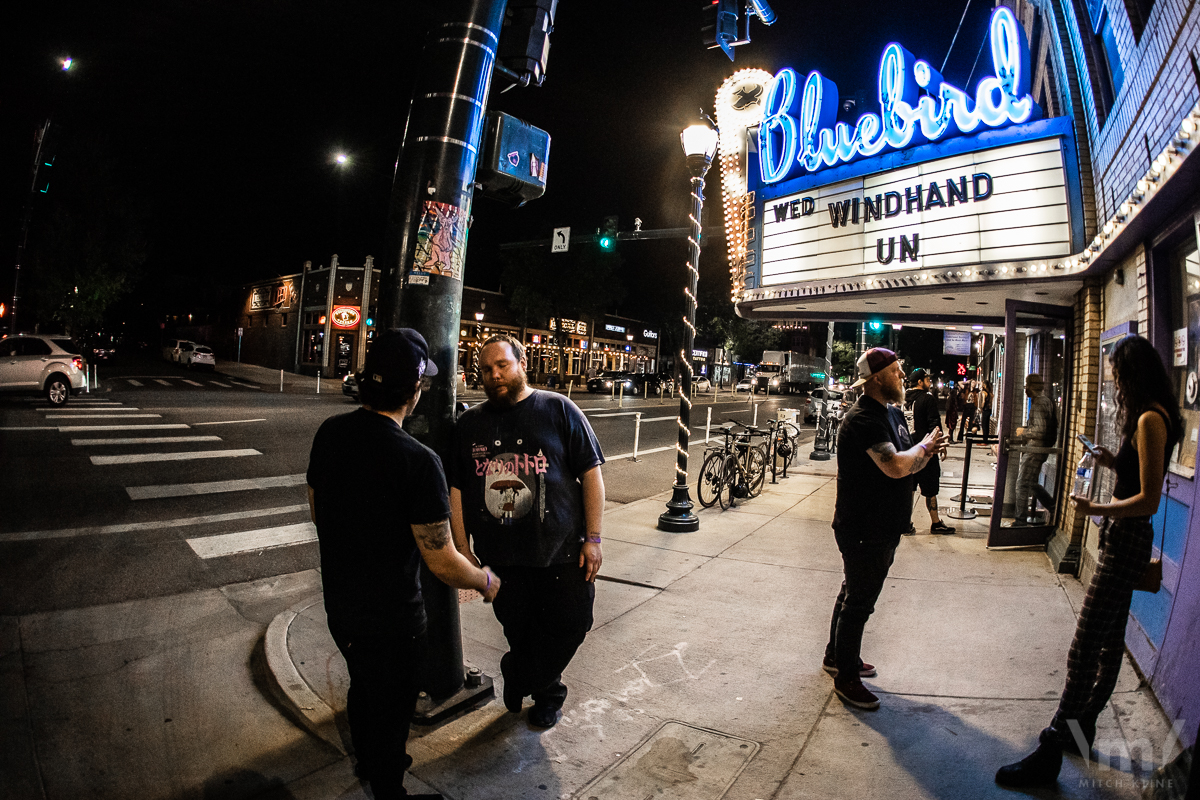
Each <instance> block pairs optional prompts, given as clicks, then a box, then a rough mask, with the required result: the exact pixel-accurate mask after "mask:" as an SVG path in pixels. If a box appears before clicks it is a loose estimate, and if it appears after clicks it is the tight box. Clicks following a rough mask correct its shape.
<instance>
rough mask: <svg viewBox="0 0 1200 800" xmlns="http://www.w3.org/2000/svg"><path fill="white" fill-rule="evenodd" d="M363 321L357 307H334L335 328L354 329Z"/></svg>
mask: <svg viewBox="0 0 1200 800" xmlns="http://www.w3.org/2000/svg"><path fill="white" fill-rule="evenodd" d="M360 319H362V314H361V313H360V312H359V310H358V308H357V307H356V306H334V307H333V327H335V328H353V327H354V326H355V325H357V324H358V321H359V320H360Z"/></svg>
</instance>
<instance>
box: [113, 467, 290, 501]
mask: <svg viewBox="0 0 1200 800" xmlns="http://www.w3.org/2000/svg"><path fill="white" fill-rule="evenodd" d="M304 482H305V476H304V473H300V474H298V475H279V476H277V477H271V478H243V479H240V480H229V481H208V482H206V483H172V484H162V485H159V486H126V487H125V491H126V492H127V493H128V494H129V499H130V500H154V499H157V498H161V497H191V496H193V495H201V494H219V493H220V492H241V491H246V490H249V489H274V488H278V487H281V486H299V485H300V484H303V483H304Z"/></svg>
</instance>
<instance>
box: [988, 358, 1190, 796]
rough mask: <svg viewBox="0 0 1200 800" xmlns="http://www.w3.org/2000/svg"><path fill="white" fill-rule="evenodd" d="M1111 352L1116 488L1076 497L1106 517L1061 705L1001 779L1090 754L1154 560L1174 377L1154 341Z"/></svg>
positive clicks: (1048, 776) (1109, 458) (1107, 461)
mask: <svg viewBox="0 0 1200 800" xmlns="http://www.w3.org/2000/svg"><path fill="white" fill-rule="evenodd" d="M1109 360H1110V363H1111V364H1112V368H1113V375H1114V377H1115V379H1116V384H1117V403H1118V404H1119V406H1120V419H1121V446H1120V448H1118V450H1117V452H1116V453H1115V454H1114V453H1113V452H1112V451H1111V450H1108V449H1107V448H1104V447H1101V448H1098V450H1099V453H1098V454H1097V457H1096V462H1097V464H1098V465H1099V466H1101V467H1106V468H1109V469H1113V470H1115V471H1116V473H1117V483H1116V487H1115V488H1114V489H1113V496H1112V500H1111V501H1109V502H1107V503H1093V502H1092V501H1091V500H1089V499H1088V498H1087V497H1083V496H1075V497H1072V498H1071V500H1072V502H1073V503H1074V504H1075V508H1076V513H1079V514H1087V515H1092V516H1101V517H1104V524H1103V526H1102V527H1101V529H1100V560H1099V562H1098V564H1097V566H1096V574H1095V575H1093V576H1092V582H1091V584H1090V585H1089V586H1088V590H1087V596H1086V597H1085V598H1084V601H1083V608H1082V609H1081V610H1080V613H1079V622H1078V624H1077V625H1076V627H1075V638H1074V639H1073V640H1072V642H1071V650H1070V652H1069V654H1068V656H1067V685H1066V688H1065V689H1063V693H1062V698H1061V699H1060V700H1059V703H1058V711H1057V712H1056V713H1055V715H1054V718H1053V719H1052V720H1051V722H1050V726H1049V727H1047V728H1046V729H1044V730H1043V731H1042V733H1041V735H1040V737H1039V744H1038V748H1037V750H1035V751H1034V752H1033V753H1032V754H1031V755H1028V756H1026V757H1025V758H1024V759H1022V760H1021V761H1018V762H1017V763H1015V764H1009V765H1008V766H1005V767H1001V768H1000V770H999V771H998V772H997V773H996V782H997V783H999V784H1001V785H1003V786H1017V787H1023V786H1041V785H1047V784H1053V783H1055V782H1056V781H1057V780H1058V771H1059V769H1060V768H1061V767H1062V754H1063V752H1064V751H1066V752H1077V753H1079V755H1081V756H1083V757H1085V758H1087V757H1089V756H1090V754H1091V747H1092V742H1093V740H1094V739H1095V737H1096V720H1097V718H1098V717H1099V716H1100V712H1101V711H1103V710H1104V706H1105V705H1107V704H1108V701H1109V698H1110V697H1111V696H1112V692H1113V689H1114V688H1115V687H1116V685H1117V676H1118V675H1119V673H1120V670H1121V659H1122V657H1123V655H1124V653H1125V622H1126V620H1127V619H1128V617H1129V604H1130V602H1131V601H1132V598H1133V587H1134V586H1135V585H1136V584H1137V582H1138V581H1139V580H1140V579H1141V577H1142V574H1143V573H1144V572H1145V571H1146V565H1147V564H1149V563H1150V552H1151V547H1152V544H1153V541H1154V529H1153V528H1152V527H1151V526H1150V516H1151V515H1152V514H1154V513H1155V512H1156V511H1158V504H1159V501H1160V499H1161V497H1162V485H1163V477H1164V476H1165V474H1166V471H1167V463H1168V460H1169V459H1170V457H1171V451H1172V450H1174V449H1175V444H1176V442H1178V441H1179V437H1180V435H1181V434H1182V431H1183V421H1182V419H1181V418H1180V414H1179V403H1178V401H1177V400H1176V399H1175V396H1174V392H1173V390H1172V388H1171V381H1170V378H1169V377H1168V376H1167V371H1166V368H1165V367H1164V366H1163V363H1162V359H1160V358H1159V355H1158V353H1157V351H1155V349H1154V347H1153V346H1152V345H1151V344H1150V342H1149V341H1147V340H1146V339H1143V338H1142V337H1140V336H1126V337H1125V338H1124V339H1122V340H1121V341H1120V342H1118V343H1117V346H1116V347H1115V348H1113V352H1112V356H1111V357H1110V359H1109Z"/></svg>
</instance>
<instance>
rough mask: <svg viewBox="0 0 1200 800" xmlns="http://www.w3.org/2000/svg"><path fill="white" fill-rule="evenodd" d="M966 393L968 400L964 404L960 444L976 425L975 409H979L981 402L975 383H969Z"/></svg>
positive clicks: (960, 425)
mask: <svg viewBox="0 0 1200 800" xmlns="http://www.w3.org/2000/svg"><path fill="white" fill-rule="evenodd" d="M964 391H965V394H964V397H965V398H966V399H965V401H964V403H963V410H962V421H961V422H960V423H959V428H958V441H960V442H961V441H962V440H963V435H964V434H966V432H967V431H969V430H970V429H971V428H972V427H974V425H975V409H976V408H978V402H979V392H978V391H977V390H976V389H975V382H974V381H968V382H967V385H966V387H965V390H964ZM950 432H951V433H953V432H954V431H953V430H951V431H950Z"/></svg>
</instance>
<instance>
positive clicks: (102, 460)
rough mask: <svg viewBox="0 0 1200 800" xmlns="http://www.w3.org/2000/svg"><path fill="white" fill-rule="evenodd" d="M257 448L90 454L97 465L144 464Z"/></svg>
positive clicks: (244, 452)
mask: <svg viewBox="0 0 1200 800" xmlns="http://www.w3.org/2000/svg"><path fill="white" fill-rule="evenodd" d="M261 455H262V453H260V452H259V451H257V450H249V449H247V450H198V451H196V452H194V453H127V454H126V455H123V456H91V461H92V463H93V464H95V465H96V466H98V467H107V466H111V465H113V464H146V463H149V462H152V461H191V460H192V459H198V458H241V457H243V456H261Z"/></svg>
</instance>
